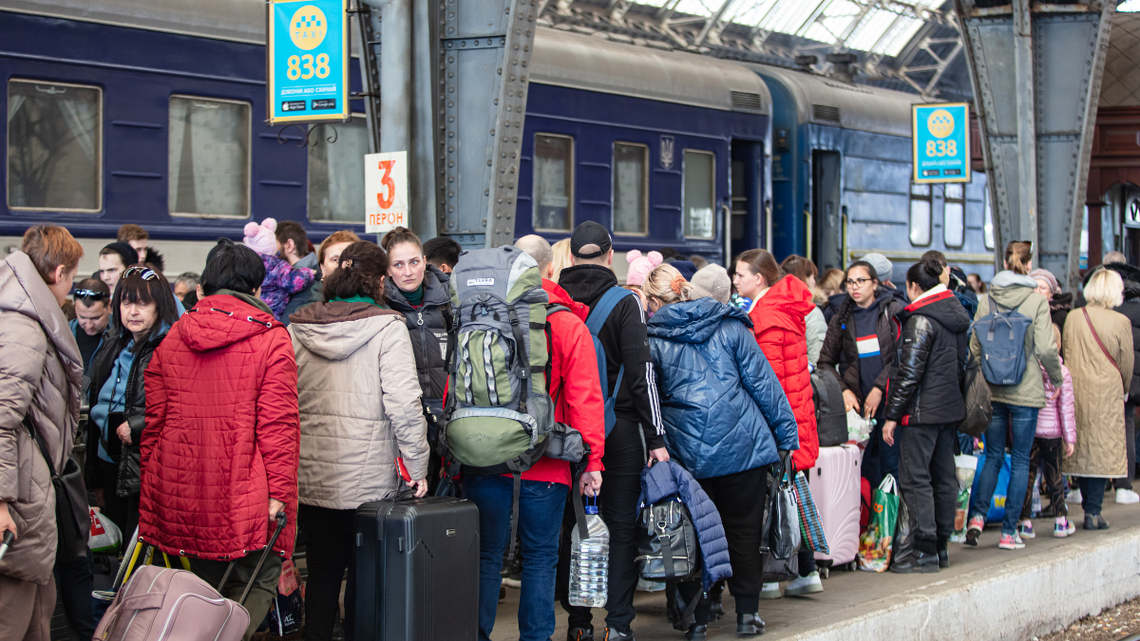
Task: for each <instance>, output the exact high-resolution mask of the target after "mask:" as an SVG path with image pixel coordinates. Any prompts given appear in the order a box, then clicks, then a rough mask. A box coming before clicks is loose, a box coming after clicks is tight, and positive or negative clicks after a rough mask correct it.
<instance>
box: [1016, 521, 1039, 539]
mask: <svg viewBox="0 0 1140 641" xmlns="http://www.w3.org/2000/svg"><path fill="white" fill-rule="evenodd" d="M1017 535H1018V536H1020V537H1021V538H1023V539H1035V538H1037V535H1036V534H1034V533H1033V521H1022V522H1021V525H1019V526H1017Z"/></svg>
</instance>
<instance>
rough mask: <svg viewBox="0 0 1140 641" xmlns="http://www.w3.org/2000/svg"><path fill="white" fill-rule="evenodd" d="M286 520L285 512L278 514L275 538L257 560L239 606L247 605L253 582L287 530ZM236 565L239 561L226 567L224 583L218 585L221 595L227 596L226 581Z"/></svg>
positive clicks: (223, 577)
mask: <svg viewBox="0 0 1140 641" xmlns="http://www.w3.org/2000/svg"><path fill="white" fill-rule="evenodd" d="M286 520H287V517H286V516H285V513H284V512H278V513H277V529H276V530H274V532H273V536H272V537H270V538H269V543H267V544H266V545H265V551H264V552H262V553H261V558H260V559H258V560H257V565H256V566H254V568H253V574H251V575H250V577H249V583H247V584H246V585H245V590H244V591H242V593H241V599H240V600H239V601H238V604H239V605H245V600H246V598H248V597H249V592H250V590H252V589H253V582H254V581H256V580H257V574H258V573H259V572H261V566H263V565H265V559H267V558H269V554H270V553H271V552H272V551H273V546H274V544H276V543H277V537H279V536H281V532H282V531H283V530H284V529H285V522H286ZM235 563H237V559H234V560H233V561H230V564H229V566H228V567H226V573H225V574H223V575H222V581H221V583H219V584H218V592H219V593H221V594H225V592H224V591H223V588H225V587H226V581H228V580H229V578H230V572H231V571H233V569H234V564H235Z"/></svg>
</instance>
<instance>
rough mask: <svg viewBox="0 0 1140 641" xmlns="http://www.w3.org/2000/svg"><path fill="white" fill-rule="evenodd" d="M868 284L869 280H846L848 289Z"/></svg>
mask: <svg viewBox="0 0 1140 641" xmlns="http://www.w3.org/2000/svg"><path fill="white" fill-rule="evenodd" d="M869 282H871V279H870V278H848V279H847V286H848V287H862V286H863V285H866V284H867V283H869Z"/></svg>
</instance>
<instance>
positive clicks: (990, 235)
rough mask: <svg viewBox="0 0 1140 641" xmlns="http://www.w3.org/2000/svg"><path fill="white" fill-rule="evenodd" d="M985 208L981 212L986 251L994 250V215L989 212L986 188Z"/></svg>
mask: <svg viewBox="0 0 1140 641" xmlns="http://www.w3.org/2000/svg"><path fill="white" fill-rule="evenodd" d="M985 194H986V195H985V200H986V206H985V211H983V212H982V236H983V237H984V238H985V240H986V249H993V248H994V215H993V212H992V211H991V210H990V188H989V185H987V186H986V192H985Z"/></svg>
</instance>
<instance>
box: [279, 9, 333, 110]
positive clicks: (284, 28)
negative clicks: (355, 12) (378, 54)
mask: <svg viewBox="0 0 1140 641" xmlns="http://www.w3.org/2000/svg"><path fill="white" fill-rule="evenodd" d="M347 10H348V0H270V1H269V46H268V48H267V59H266V73H267V75H268V76H269V78H268V83H267V84H268V88H269V109H268V111H269V124H270V125H274V124H279V123H294V122H328V121H330V120H342V121H343V120H347V119H348V117H349V105H348V61H349V57H348V14H347V13H346V12H347Z"/></svg>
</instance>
